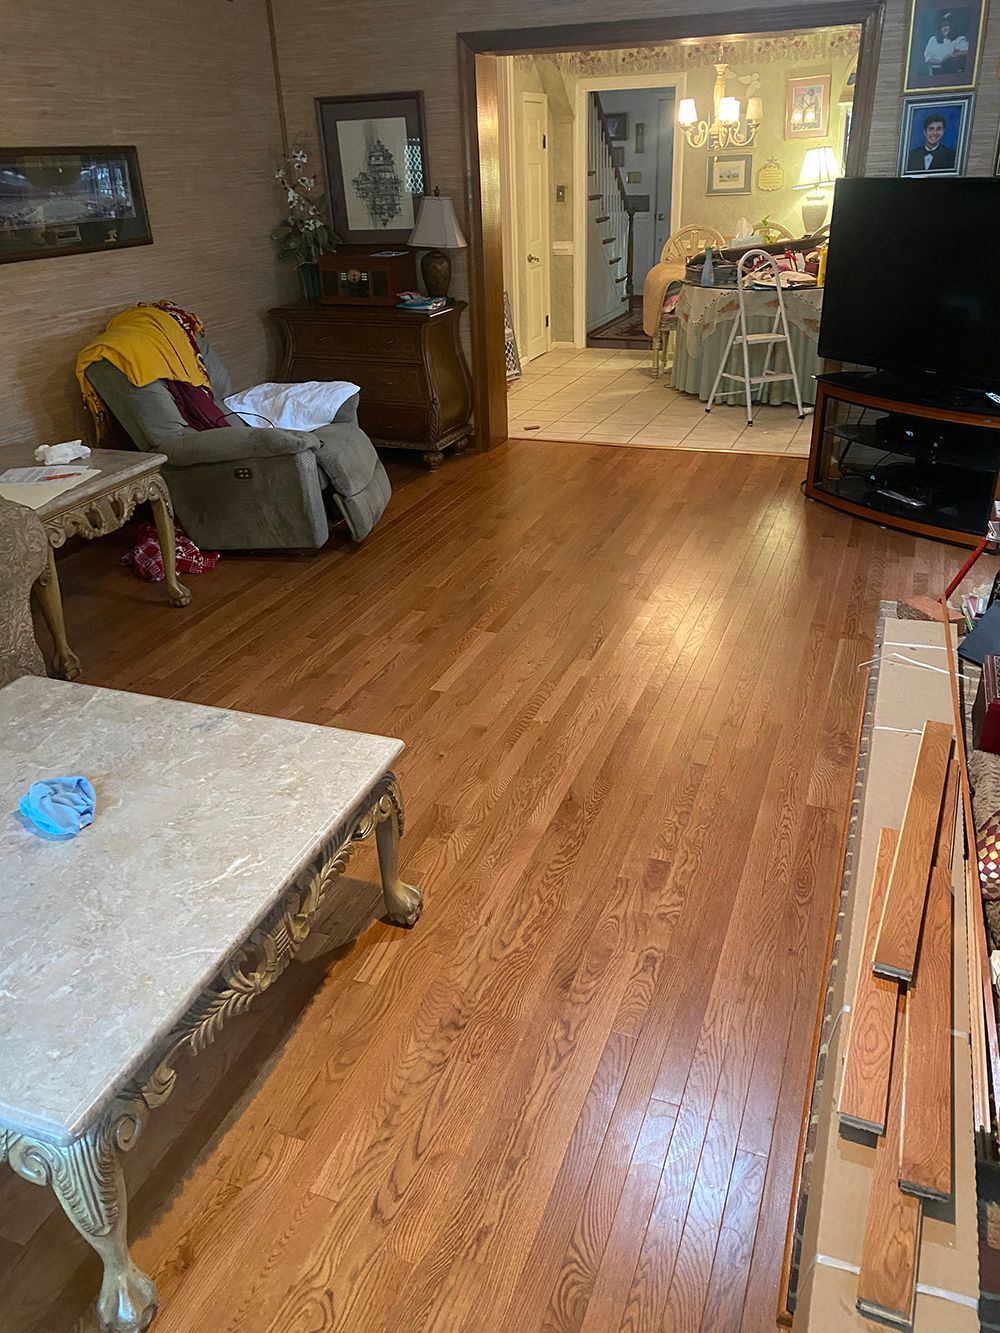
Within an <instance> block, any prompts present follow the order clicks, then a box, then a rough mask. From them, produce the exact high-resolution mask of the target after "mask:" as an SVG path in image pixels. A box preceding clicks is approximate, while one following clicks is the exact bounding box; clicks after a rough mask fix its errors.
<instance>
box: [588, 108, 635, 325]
mask: <svg viewBox="0 0 1000 1333" xmlns="http://www.w3.org/2000/svg"><path fill="white" fill-rule="evenodd" d="M613 147H614V145H613V143H612V141H611V136H610V135H609V134H608V127H607V124H606V121H605V117H604V108H603V106H602V105H601V98H600V95H599V94H598V93H591V95H590V105H589V110H588V124H587V212H588V218H589V224H588V226H589V235H588V237H587V331H588V333H589V332H590V331H591V330H593V329H595V328H597V327H599V326H600V325H601V324H605V323H607V321H608V320H609V319H613V318H614V316H615V315H617V314H620V313H621V311H622V309H623V308H624V309H627V308H628V306H629V303H630V300H631V297H632V292H633V262H632V243H633V238H632V231H633V221H634V214H633V213H632V210H631V209H630V207H629V200H628V194H627V193H626V190H625V182H624V181H623V180H622V174H621V172H620V171H619V169H618V168H617V167H616V166H615V163H614V157H613V154H612V149H613Z"/></svg>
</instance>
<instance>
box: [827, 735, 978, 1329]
mask: <svg viewBox="0 0 1000 1333" xmlns="http://www.w3.org/2000/svg"><path fill="white" fill-rule="evenodd" d="M952 751H953V729H952V727H951V726H950V725H948V724H946V723H942V722H927V723H925V725H924V728H923V732H922V735H921V741H920V749H919V753H918V755H917V761H916V765H915V768H914V772H913V779H912V782H911V784H910V790H909V795H908V797H907V802H906V809H905V812H904V815H903V820H902V824H901V827H900V829H899V830H898V831H897V830H895V829H890V828H883V829H882V830H881V834H880V838H879V845H878V855H877V859H876V864H875V870H874V877H873V883H872V894H871V901H870V905H869V910H868V918H867V923H866V929H865V939H864V954H863V959H864V961H863V963H862V967H861V970H860V972H859V975H858V981H857V986H856V990H855V995H854V1001H853V1004H852V1006H851V1020H850V1031H849V1034H848V1040H847V1055H846V1060H845V1064H844V1077H843V1082H842V1085H841V1091H840V1101H839V1105H838V1113H839V1116H840V1123H841V1129H842V1132H844V1131H846V1132H847V1133H855V1132H857V1131H859V1130H861V1131H866V1132H867V1133H868V1134H872V1135H875V1136H876V1150H875V1164H874V1170H873V1173H872V1181H871V1192H870V1196H869V1202H868V1216H867V1222H866V1227H865V1238H864V1245H863V1250H862V1258H861V1268H860V1275H859V1279H858V1295H857V1307H858V1310H859V1311H860V1312H861V1314H863V1315H864V1316H866V1317H867V1318H869V1319H873V1320H877V1321H878V1322H879V1323H882V1324H889V1325H890V1326H893V1327H897V1328H902V1329H908V1328H910V1327H911V1326H912V1321H913V1307H914V1300H915V1295H916V1280H917V1266H918V1258H919V1250H920V1234H921V1223H922V1214H923V1207H924V1201H925V1200H941V1199H947V1198H949V1197H950V1195H951V1192H952V1157H951V1151H952V1123H951V1119H952V1059H951V1034H952V1027H953V1022H952V1012H951V1010H952V958H953V940H952V934H953V926H952V922H953V902H952V861H953V856H954V851H955V831H956V822H957V816H958V797H959V765H958V762H957V761H956V759H955V758H954V757H953V753H952Z"/></svg>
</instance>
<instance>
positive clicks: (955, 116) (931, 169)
mask: <svg viewBox="0 0 1000 1333" xmlns="http://www.w3.org/2000/svg"><path fill="white" fill-rule="evenodd" d="M974 103H975V94H974V93H953V94H952V95H951V96H950V97H948V96H943V97H904V98H903V113H902V117H901V119H900V127H899V154H898V157H897V161H896V175H897V176H964V175H965V163H966V159H967V158H968V153H969V130H970V128H971V126H972V109H973V105H974ZM935 122H940V126H941V128H940V130H939V129H938V127H937V124H936V123H935ZM921 150H923V151H921Z"/></svg>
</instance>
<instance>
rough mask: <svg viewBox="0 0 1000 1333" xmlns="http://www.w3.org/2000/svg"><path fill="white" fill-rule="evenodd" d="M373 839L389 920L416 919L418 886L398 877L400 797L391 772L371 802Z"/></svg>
mask: <svg viewBox="0 0 1000 1333" xmlns="http://www.w3.org/2000/svg"><path fill="white" fill-rule="evenodd" d="M375 818H376V820H377V823H376V825H375V841H376V843H377V844H378V863H379V868H380V869H381V871H382V893H383V895H384V897H385V910H386V915H387V916H388V918H389V920H390V921H392V922H394V923H395V924H396V925H397V926H413V925H416V923H417V921H418V920H419V919H420V913H421V912H422V911H423V909H424V899H423V895H422V894H421V892H420V890H419V889H416V888H414V887H413V885H412V884H404V883H403V881H402V880H401V879H400V877H399V839H400V835H401V834H402V832H403V797H402V793H401V792H400V790H399V783H398V782H397V781H396V779H395V778H394V777H393V775H392V774H391V773H387V774H386V776H385V777H384V778H383V779H382V785H381V787H380V788H379V794H378V799H377V801H376V805H375Z"/></svg>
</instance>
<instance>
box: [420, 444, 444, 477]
mask: <svg viewBox="0 0 1000 1333" xmlns="http://www.w3.org/2000/svg"><path fill="white" fill-rule="evenodd" d="M420 461H421V462H422V463H423V465H424V467H425V468H426V469H427V471H428V472H435V471H436V470H437V469H438V468H439V467H440V466H441V464H442V463H443V462H444V454H443V453H442V452H441V450H440V449H428V450H427V452H426V453H425V454H421V456H420Z"/></svg>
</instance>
